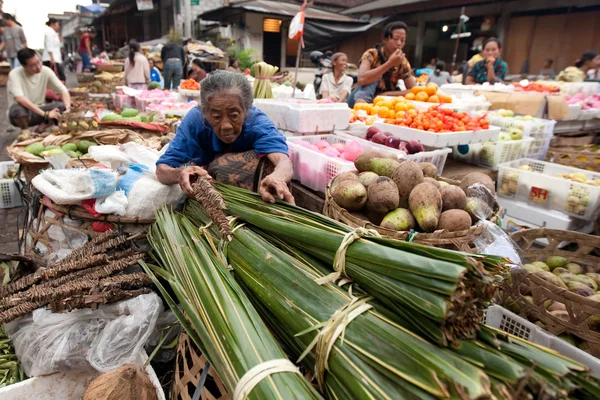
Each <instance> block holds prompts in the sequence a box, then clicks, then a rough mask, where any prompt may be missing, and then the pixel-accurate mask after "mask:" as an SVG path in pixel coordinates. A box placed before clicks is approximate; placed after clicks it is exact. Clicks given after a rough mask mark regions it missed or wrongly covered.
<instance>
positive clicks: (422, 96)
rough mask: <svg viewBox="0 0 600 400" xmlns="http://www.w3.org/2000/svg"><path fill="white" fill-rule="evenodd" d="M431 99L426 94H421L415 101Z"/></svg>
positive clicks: (418, 94)
mask: <svg viewBox="0 0 600 400" xmlns="http://www.w3.org/2000/svg"><path fill="white" fill-rule="evenodd" d="M428 99H429V95H428V94H427V93H426V92H419V93H417V95H416V98H415V100H417V101H427V100H428Z"/></svg>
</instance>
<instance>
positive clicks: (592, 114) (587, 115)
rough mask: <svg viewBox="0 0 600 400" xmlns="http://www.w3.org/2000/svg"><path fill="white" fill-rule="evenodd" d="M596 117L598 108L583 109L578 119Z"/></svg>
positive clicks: (586, 119) (585, 119) (583, 119)
mask: <svg viewBox="0 0 600 400" xmlns="http://www.w3.org/2000/svg"><path fill="white" fill-rule="evenodd" d="M594 117H596V110H581V111H580V112H579V118H578V119H579V120H580V121H589V120H590V119H594Z"/></svg>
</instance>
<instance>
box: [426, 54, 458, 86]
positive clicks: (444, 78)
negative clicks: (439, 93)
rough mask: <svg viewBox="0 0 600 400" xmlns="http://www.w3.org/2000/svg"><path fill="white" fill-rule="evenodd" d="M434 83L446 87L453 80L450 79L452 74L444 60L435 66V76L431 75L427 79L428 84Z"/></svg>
mask: <svg viewBox="0 0 600 400" xmlns="http://www.w3.org/2000/svg"><path fill="white" fill-rule="evenodd" d="M429 82H433V83H435V84H437V85H438V86H442V85H445V84H446V83H450V82H452V78H451V77H450V73H449V72H448V71H446V63H445V62H443V61H442V60H440V61H438V62H437V63H436V64H435V70H434V71H433V74H431V75H429V78H427V83H429Z"/></svg>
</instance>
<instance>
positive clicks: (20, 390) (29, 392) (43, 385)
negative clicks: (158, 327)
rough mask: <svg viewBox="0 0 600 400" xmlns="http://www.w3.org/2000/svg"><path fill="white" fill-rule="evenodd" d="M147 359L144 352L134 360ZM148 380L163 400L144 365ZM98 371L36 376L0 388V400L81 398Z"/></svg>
mask: <svg viewBox="0 0 600 400" xmlns="http://www.w3.org/2000/svg"><path fill="white" fill-rule="evenodd" d="M146 359H147V356H146V354H145V353H144V354H142V355H140V359H139V360H138V361H137V362H136V363H137V364H138V365H143V363H144V362H145V360H146ZM146 372H147V373H148V376H149V378H150V381H151V382H152V384H153V385H154V387H155V388H156V395H157V397H158V399H159V400H165V394H164V392H163V389H162V387H161V384H160V381H159V380H158V377H157V376H156V373H155V372H154V369H153V368H152V366H150V365H148V366H147V367H146ZM99 375H100V373H99V372H98V371H96V370H94V369H89V370H74V371H70V372H59V373H55V374H51V375H46V376H36V377H34V378H30V379H26V380H24V381H22V382H19V383H15V384H14V385H10V386H6V387H4V388H1V389H0V399H2V400H32V399H43V400H81V399H82V398H83V394H84V393H85V390H86V389H87V387H88V385H89V384H90V382H91V381H92V380H93V379H94V378H96V377H97V376H99Z"/></svg>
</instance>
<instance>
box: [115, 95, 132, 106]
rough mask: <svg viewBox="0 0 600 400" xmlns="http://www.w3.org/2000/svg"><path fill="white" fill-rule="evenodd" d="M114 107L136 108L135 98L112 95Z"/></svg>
mask: <svg viewBox="0 0 600 400" xmlns="http://www.w3.org/2000/svg"><path fill="white" fill-rule="evenodd" d="M112 99H113V105H114V106H115V108H120V109H123V108H134V107H135V97H133V96H127V95H126V94H116V93H113V94H112Z"/></svg>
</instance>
